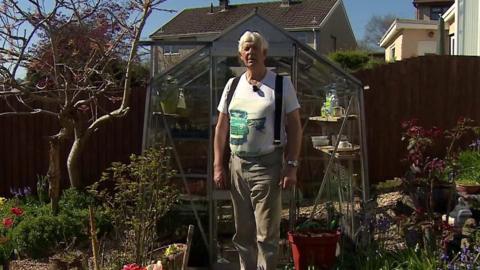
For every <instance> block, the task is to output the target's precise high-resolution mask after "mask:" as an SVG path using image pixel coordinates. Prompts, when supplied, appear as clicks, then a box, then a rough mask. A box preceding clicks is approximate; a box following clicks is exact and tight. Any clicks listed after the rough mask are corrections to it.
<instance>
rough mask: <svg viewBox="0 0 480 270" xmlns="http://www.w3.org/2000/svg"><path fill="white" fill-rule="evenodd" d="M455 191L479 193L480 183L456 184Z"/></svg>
mask: <svg viewBox="0 0 480 270" xmlns="http://www.w3.org/2000/svg"><path fill="white" fill-rule="evenodd" d="M457 191H458V192H461V193H466V194H478V193H480V185H463V184H457Z"/></svg>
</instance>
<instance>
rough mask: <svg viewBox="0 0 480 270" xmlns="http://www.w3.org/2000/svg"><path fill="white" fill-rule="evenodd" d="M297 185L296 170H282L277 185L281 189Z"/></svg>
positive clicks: (291, 168)
mask: <svg viewBox="0 0 480 270" xmlns="http://www.w3.org/2000/svg"><path fill="white" fill-rule="evenodd" d="M295 184H297V168H294V167H290V166H287V167H286V168H284V170H283V174H282V179H281V180H280V183H279V185H280V186H281V187H282V188H283V189H286V188H289V187H291V186H294V185H295Z"/></svg>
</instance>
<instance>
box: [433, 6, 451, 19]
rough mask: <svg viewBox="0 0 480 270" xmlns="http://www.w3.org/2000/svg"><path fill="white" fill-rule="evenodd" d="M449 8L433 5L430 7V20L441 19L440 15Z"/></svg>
mask: <svg viewBox="0 0 480 270" xmlns="http://www.w3.org/2000/svg"><path fill="white" fill-rule="evenodd" d="M447 10H448V7H431V8H430V20H434V21H437V20H438V19H440V16H442V14H443V13H445V11H447Z"/></svg>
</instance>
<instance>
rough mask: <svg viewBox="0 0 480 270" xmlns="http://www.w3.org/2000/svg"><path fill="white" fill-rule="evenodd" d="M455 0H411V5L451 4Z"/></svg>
mask: <svg viewBox="0 0 480 270" xmlns="http://www.w3.org/2000/svg"><path fill="white" fill-rule="evenodd" d="M453 3H455V0H413V4H414V5H415V4H453Z"/></svg>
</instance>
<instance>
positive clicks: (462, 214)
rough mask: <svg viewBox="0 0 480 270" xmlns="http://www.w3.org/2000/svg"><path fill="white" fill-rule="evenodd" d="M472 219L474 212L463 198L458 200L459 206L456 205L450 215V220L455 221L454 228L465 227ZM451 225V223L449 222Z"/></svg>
mask: <svg viewBox="0 0 480 270" xmlns="http://www.w3.org/2000/svg"><path fill="white" fill-rule="evenodd" d="M471 217H472V211H470V208H469V207H468V204H467V202H465V199H463V198H462V197H460V198H458V204H457V205H455V208H454V209H453V210H452V211H451V212H450V213H449V214H448V219H449V220H450V219H451V218H452V219H453V221H454V226H456V227H460V228H461V227H463V224H464V223H465V221H466V220H467V219H469V218H471ZM449 223H450V222H449Z"/></svg>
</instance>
